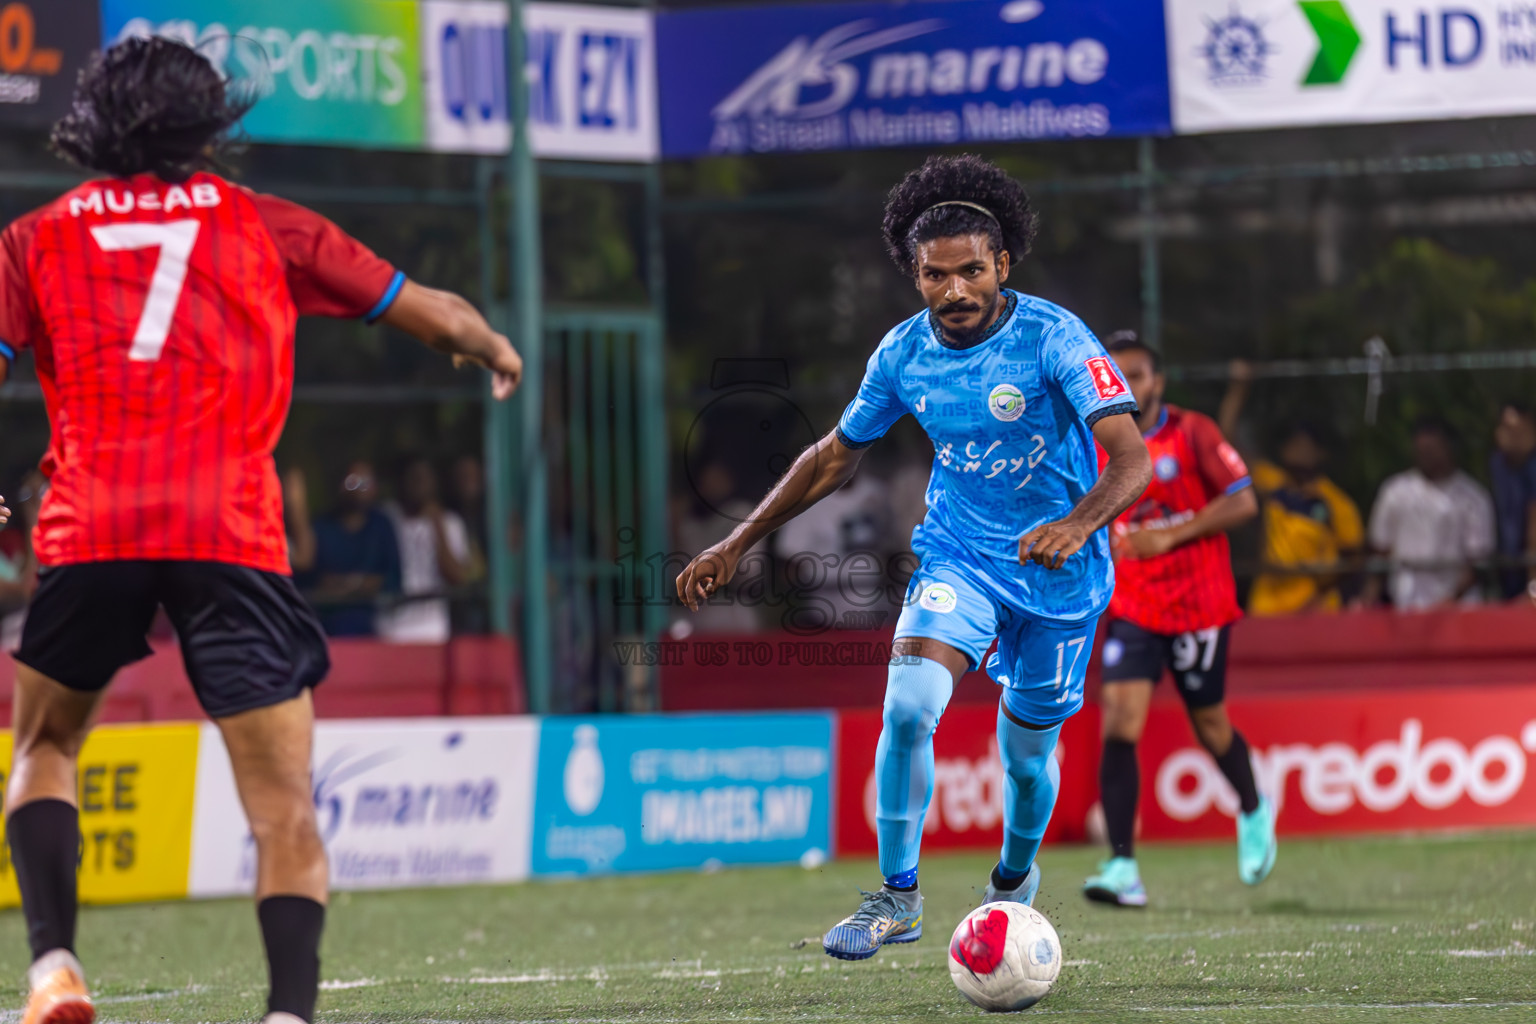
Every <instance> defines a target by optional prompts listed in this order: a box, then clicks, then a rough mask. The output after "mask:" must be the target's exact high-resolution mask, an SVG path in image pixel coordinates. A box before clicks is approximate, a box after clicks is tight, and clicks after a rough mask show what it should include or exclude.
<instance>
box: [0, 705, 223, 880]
mask: <svg viewBox="0 0 1536 1024" xmlns="http://www.w3.org/2000/svg"><path fill="white" fill-rule="evenodd" d="M11 750H12V737H11V734H10V732H8V731H7V732H4V733H0V776H4V777H8V776H9V775H10V771H11ZM197 761H198V727H197V726H196V725H195V724H193V723H185V722H183V723H174V724H167V725H132V726H123V725H104V726H101V727H99V728H98V729H96V731H94V732H93V733H91V736H90V739H88V740H86V741H85V747H84V749H83V750H82V751H81V752H80V762H79V763H80V777H79V790H78V793H77V796H78V800H79V807H80V899H81V900H82V901H83V902H86V903H132V902H140V901H145V900H162V899H174V898H178V897H183V896H186V895H187V851H188V849H189V847H190V843H191V838H192V794H193V786H194V780H195V778H196V776H197ZM3 781H4V778H0V783H3ZM0 827H3V826H0ZM20 904H21V896H20V894H19V893H18V891H17V889H16V876H15V874H14V873H13V872H12V871H11V856H10V847H9V846H6V845H4V843H0V906H3V907H15V906H20Z"/></svg>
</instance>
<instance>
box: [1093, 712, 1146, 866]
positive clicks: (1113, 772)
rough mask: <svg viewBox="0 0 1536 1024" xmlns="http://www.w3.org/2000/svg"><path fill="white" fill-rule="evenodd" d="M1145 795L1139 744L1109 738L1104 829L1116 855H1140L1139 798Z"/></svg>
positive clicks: (1102, 788) (1102, 790)
mask: <svg viewBox="0 0 1536 1024" xmlns="http://www.w3.org/2000/svg"><path fill="white" fill-rule="evenodd" d="M1140 796H1141V769H1140V768H1139V766H1138V765H1137V764H1136V744H1134V743H1127V742H1125V741H1124V740H1105V741H1104V758H1103V760H1101V761H1100V762H1099V802H1100V803H1101V804H1102V805H1103V806H1104V829H1105V831H1106V832H1108V833H1109V848H1110V850H1111V852H1113V853H1114V855H1115V856H1116V857H1134V856H1136V837H1135V833H1136V801H1137V799H1139V798H1140Z"/></svg>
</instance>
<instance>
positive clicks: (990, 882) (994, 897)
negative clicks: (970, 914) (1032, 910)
mask: <svg viewBox="0 0 1536 1024" xmlns="http://www.w3.org/2000/svg"><path fill="white" fill-rule="evenodd" d="M996 879H997V872H996V871H995V870H994V871H993V872H992V877H991V878H989V879H987V890H986V892H985V893H983V894H982V898H981V902H982V903H1022V904H1024V905H1025V906H1026V907H1032V906H1034V905H1035V896H1036V894H1038V893H1039V892H1040V862H1039V861H1036V862H1035V863H1033V864H1031V865H1030V866H1029V874H1027V875H1025V876H1024V880H1023V881H1021V882H1020V883H1019V884H1018V885H1017V886H1015V887H1014V888H1012V889H999V888H998V887H997V882H996Z"/></svg>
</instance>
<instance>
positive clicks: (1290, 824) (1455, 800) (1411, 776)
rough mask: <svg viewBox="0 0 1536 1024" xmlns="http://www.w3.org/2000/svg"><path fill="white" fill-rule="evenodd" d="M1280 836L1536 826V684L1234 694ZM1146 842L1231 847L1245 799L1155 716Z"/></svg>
mask: <svg viewBox="0 0 1536 1024" xmlns="http://www.w3.org/2000/svg"><path fill="white" fill-rule="evenodd" d="M1229 707H1230V709H1231V713H1232V721H1233V724H1234V725H1236V726H1237V727H1238V728H1239V729H1241V730H1242V732H1243V734H1244V735H1245V736H1246V737H1247V739H1248V745H1249V747H1250V748H1251V749H1252V751H1253V759H1254V765H1255V769H1256V773H1257V777H1258V783H1259V788H1260V790H1262V791H1264V792H1267V793H1269V794H1271V798H1272V799H1273V800H1274V801H1275V803H1276V805H1277V806H1278V808H1279V829H1280V832H1281V833H1282V834H1290V835H1296V834H1302V835H1306V834H1322V833H1335V832H1396V831H1404V830H1409V829H1413V830H1421V829H1422V830H1431V829H1464V828H1489V827H1496V826H1508V825H1521V826H1531V825H1536V772H1533V771H1531V770H1530V769H1531V765H1530V759H1531V756H1532V755H1533V754H1536V687H1507V688H1501V689H1494V688H1475V687H1462V686H1456V687H1452V688H1448V689H1446V690H1443V691H1425V692H1420V691H1412V690H1410V691H1405V692H1401V693H1390V692H1376V693H1358V694H1338V695H1334V694H1306V695H1297V696H1293V697H1254V698H1246V699H1244V698H1241V697H1239V698H1235V699H1233V700H1232V701H1230V702H1229ZM1140 757H1141V766H1142V786H1141V792H1142V800H1141V819H1142V835H1143V837H1144V838H1147V839H1196V838H1207V837H1208V838H1226V837H1230V836H1231V835H1232V834H1233V816H1234V815H1235V814H1236V811H1237V795H1236V794H1235V793H1234V792H1233V791H1232V788H1231V787H1230V786H1229V785H1228V784H1227V781H1226V779H1225V778H1223V777H1222V775H1221V772H1220V771H1218V770H1217V768H1216V765H1215V763H1214V762H1212V760H1211V758H1210V756H1209V755H1207V754H1206V753H1205V752H1204V751H1202V750H1201V749H1199V747H1198V746H1197V745H1196V744H1195V743H1194V741H1193V739H1192V738H1191V736H1190V734H1189V727H1188V725H1187V724H1186V723H1185V721H1184V712H1183V709H1182V708H1181V707H1178V706H1177V705H1172V704H1160V705H1158V706H1156V707H1154V708H1153V710H1152V717H1151V720H1150V721H1149V722H1148V723H1147V732H1146V736H1145V738H1144V739H1143V740H1142V743H1141V749H1140Z"/></svg>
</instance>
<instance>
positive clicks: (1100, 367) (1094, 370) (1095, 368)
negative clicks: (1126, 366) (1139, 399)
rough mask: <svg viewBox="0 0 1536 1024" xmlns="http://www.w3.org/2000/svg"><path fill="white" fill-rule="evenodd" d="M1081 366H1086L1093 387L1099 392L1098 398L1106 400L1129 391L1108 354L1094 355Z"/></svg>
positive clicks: (1118, 396) (1126, 393)
mask: <svg viewBox="0 0 1536 1024" xmlns="http://www.w3.org/2000/svg"><path fill="white" fill-rule="evenodd" d="M1083 366H1085V367H1087V369H1088V374H1089V375H1090V376H1091V377H1092V378H1093V389H1094V390H1095V391H1097V392H1098V393H1099V397H1100V398H1102V399H1105V400H1106V401H1107V400H1108V399H1111V398H1120V397H1122V396H1124V395H1128V394H1130V393H1131V389H1130V388H1128V387H1126V386H1125V381H1123V380H1121V379H1120V373H1119V371H1117V370H1116V369H1115V364H1114V363H1113V362H1111V361H1110V358H1109V357H1108V356H1094V357H1093V358H1092V359H1090V360H1088V361H1087V362H1086V363H1084V364H1083Z"/></svg>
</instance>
